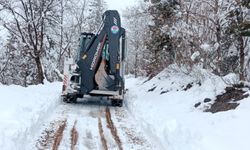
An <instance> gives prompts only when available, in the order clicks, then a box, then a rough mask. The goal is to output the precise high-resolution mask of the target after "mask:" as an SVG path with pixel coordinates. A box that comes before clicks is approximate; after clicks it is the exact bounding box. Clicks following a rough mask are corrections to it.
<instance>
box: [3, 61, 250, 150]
mask: <svg viewBox="0 0 250 150" xmlns="http://www.w3.org/2000/svg"><path fill="white" fill-rule="evenodd" d="M181 70H182V69H179V68H177V67H176V66H175V65H173V66H171V67H169V68H167V69H165V70H164V71H162V72H161V73H160V74H158V75H157V76H156V77H154V78H152V79H151V80H147V79H146V78H142V77H140V78H134V77H133V75H129V76H127V77H126V88H127V89H128V90H127V93H126V100H125V106H124V107H123V108H111V112H112V114H113V115H114V114H115V112H116V111H118V112H119V111H120V112H122V111H124V112H126V111H127V112H128V113H129V114H128V115H125V116H127V117H124V116H123V115H121V116H120V117H121V118H119V117H118V118H116V117H117V116H113V115H112V116H113V121H114V122H115V124H116V125H119V126H117V128H118V130H119V132H121V131H123V130H122V129H123V128H124V127H128V128H131V129H133V130H135V131H136V130H137V131H139V132H141V133H142V132H144V133H143V134H146V135H148V136H149V138H150V143H152V145H157V148H154V149H159V150H160V149H168V150H235V149H240V150H248V149H249V147H250V143H249V141H248V140H249V139H250V128H249V127H250V121H249V119H248V118H249V115H250V111H249V109H250V98H246V99H244V100H242V101H240V105H239V107H237V109H235V110H230V111H226V112H219V113H215V114H212V113H209V112H203V110H204V109H205V108H207V107H208V106H209V105H210V104H211V103H212V102H208V103H203V100H204V99H205V98H210V99H212V101H213V100H214V99H215V96H216V95H218V94H221V93H222V92H224V88H225V87H226V86H228V84H233V83H236V82H238V76H237V75H235V74H229V75H227V76H225V77H223V78H221V77H218V76H216V75H213V74H212V73H211V72H208V71H206V70H203V69H200V68H198V67H197V68H194V69H193V70H192V71H191V72H190V73H189V74H187V73H183V72H182V71H181ZM61 84H62V83H48V82H46V83H45V85H36V86H29V87H27V88H24V87H21V86H15V85H11V86H5V85H0V94H1V99H0V102H1V105H0V147H1V148H3V149H7V150H9V149H11V150H16V149H20V147H22V149H32V148H35V147H34V145H31V144H30V143H32V144H33V143H35V141H34V140H36V139H37V137H39V135H40V133H41V132H40V131H42V130H41V129H42V128H43V127H42V126H44V123H46V121H45V120H47V123H48V122H50V121H48V120H54V119H55V116H56V118H57V117H58V118H59V119H60V117H62V118H61V119H63V118H65V117H67V116H69V117H67V119H68V120H67V122H68V126H67V127H66V129H65V133H67V134H66V136H64V137H63V139H62V143H61V145H60V149H67V148H66V147H70V144H69V143H68V141H69V140H70V134H69V133H70V130H71V128H70V127H72V126H73V124H74V122H75V121H76V120H78V121H77V126H76V128H77V130H78V131H86V132H87V131H89V132H90V131H91V132H92V133H93V135H95V136H93V140H88V139H87V135H86V134H82V133H80V137H81V139H86V142H87V143H89V144H90V145H91V146H93V147H95V149H98V148H99V149H100V147H99V146H100V145H99V144H98V143H100V141H99V136H98V128H96V127H97V118H96V117H97V116H99V117H101V118H102V119H103V120H102V123H103V127H104V134H105V135H106V138H107V139H108V143H107V144H108V146H109V147H113V148H115V147H114V146H115V144H114V143H115V142H114V141H112V140H113V139H112V137H111V134H110V133H109V132H110V131H108V128H107V127H106V126H107V124H106V123H105V120H104V118H103V117H104V116H103V115H101V114H99V115H97V116H95V113H100V112H102V111H104V109H105V107H101V106H100V107H99V106H87V105H86V106H84V105H65V104H62V103H60V102H59V96H60V93H61ZM188 84H191V85H192V87H191V88H189V89H187V90H184V89H185V88H187V85H188ZM246 84H247V83H246ZM248 93H249V92H248ZM197 102H202V103H201V105H200V106H199V107H198V108H195V107H194V104H196V103H197ZM58 104H60V105H58ZM101 109H103V110H101ZM91 112H93V113H91ZM130 115H131V116H130ZM93 116H94V117H93ZM119 120H120V121H119ZM121 120H122V121H121ZM131 120H135V121H131ZM136 127H140V128H139V129H141V130H138V129H137V128H136ZM84 133H85V132H84ZM138 135H140V134H138ZM120 137H121V140H122V141H125V142H124V145H123V146H124V148H125V149H130V148H131V147H133V145H132V144H131V143H129V142H126V141H128V139H127V137H125V134H124V133H123V134H120ZM31 147H32V148H31ZM76 148H79V149H85V148H87V147H84V145H82V144H81V143H79V144H77V145H76Z"/></svg>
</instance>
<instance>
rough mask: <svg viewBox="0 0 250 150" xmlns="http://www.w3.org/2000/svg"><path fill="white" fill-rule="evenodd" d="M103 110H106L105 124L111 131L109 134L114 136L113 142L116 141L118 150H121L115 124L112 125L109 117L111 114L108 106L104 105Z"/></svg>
mask: <svg viewBox="0 0 250 150" xmlns="http://www.w3.org/2000/svg"><path fill="white" fill-rule="evenodd" d="M105 112H106V121H107V126H108V128H109V129H110V132H111V134H112V136H113V138H114V140H115V142H116V144H117V146H118V148H119V150H123V148H122V142H121V140H120V138H119V136H118V134H117V129H116V127H115V125H114V123H113V121H112V119H111V114H110V110H109V108H108V107H106V111H105Z"/></svg>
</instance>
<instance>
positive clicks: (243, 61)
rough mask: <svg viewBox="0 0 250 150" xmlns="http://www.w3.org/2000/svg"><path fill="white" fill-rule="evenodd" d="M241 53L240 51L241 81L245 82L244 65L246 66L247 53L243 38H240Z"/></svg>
mask: <svg viewBox="0 0 250 150" xmlns="http://www.w3.org/2000/svg"><path fill="white" fill-rule="evenodd" d="M238 41H239V51H240V72H239V75H240V80H242V81H244V80H245V73H244V72H245V71H244V64H245V53H244V39H243V37H242V36H240V37H239V39H238Z"/></svg>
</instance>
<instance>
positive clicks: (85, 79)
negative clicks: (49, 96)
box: [62, 10, 126, 107]
mask: <svg viewBox="0 0 250 150" xmlns="http://www.w3.org/2000/svg"><path fill="white" fill-rule="evenodd" d="M79 41H80V42H79V48H78V49H77V55H76V58H75V59H73V58H65V62H64V79H63V90H62V98H63V101H65V102H68V103H70V102H73V103H75V102H77V98H83V97H84V95H90V96H101V97H107V98H108V99H109V100H111V105H112V106H119V107H121V106H122V104H123V99H124V63H125V50H126V44H125V42H126V41H125V29H124V28H122V27H121V21H120V16H119V13H118V12H117V11H116V10H107V11H106V12H105V13H104V14H103V16H102V23H101V25H100V28H99V30H98V32H97V33H96V34H93V33H82V34H81V35H80V39H79Z"/></svg>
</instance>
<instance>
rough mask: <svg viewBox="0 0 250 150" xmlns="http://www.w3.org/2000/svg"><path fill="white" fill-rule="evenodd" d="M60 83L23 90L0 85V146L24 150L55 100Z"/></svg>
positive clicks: (13, 149)
mask: <svg viewBox="0 0 250 150" xmlns="http://www.w3.org/2000/svg"><path fill="white" fill-rule="evenodd" d="M60 92H61V83H46V84H45V85H37V86H30V87H27V88H24V87H21V86H16V85H11V86H4V85H0V95H1V98H0V103H1V105H0V147H1V148H4V149H6V150H15V149H20V148H21V147H22V149H27V147H26V146H28V145H27V143H29V142H30V141H31V140H32V139H33V138H34V137H35V136H36V135H35V133H36V132H35V131H36V129H37V128H39V126H40V125H41V123H42V122H41V121H42V120H43V118H46V116H48V115H49V113H50V111H51V110H53V108H54V107H55V106H56V104H57V103H58V101H59V95H60Z"/></svg>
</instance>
